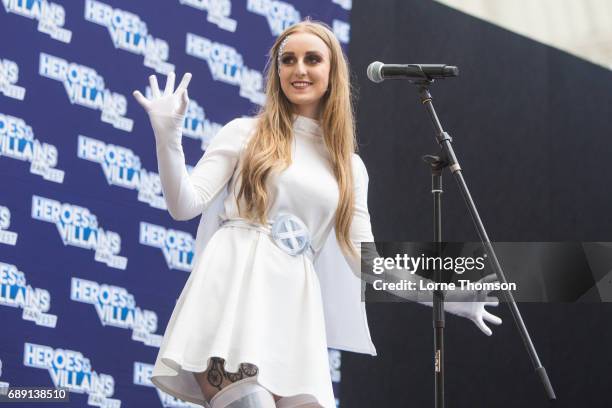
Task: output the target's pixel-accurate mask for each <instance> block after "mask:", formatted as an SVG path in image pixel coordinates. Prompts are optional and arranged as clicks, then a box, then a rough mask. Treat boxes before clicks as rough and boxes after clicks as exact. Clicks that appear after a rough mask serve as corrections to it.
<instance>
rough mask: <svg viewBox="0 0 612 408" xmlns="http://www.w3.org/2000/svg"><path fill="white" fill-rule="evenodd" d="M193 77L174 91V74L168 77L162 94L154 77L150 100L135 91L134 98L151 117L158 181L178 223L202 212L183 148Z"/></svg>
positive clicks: (153, 76)
mask: <svg viewBox="0 0 612 408" xmlns="http://www.w3.org/2000/svg"><path fill="white" fill-rule="evenodd" d="M190 80H191V74H190V73H186V74H185V75H184V76H183V79H182V80H181V83H180V84H179V86H178V87H177V88H176V91H175V90H174V72H171V73H170V74H168V78H167V79H166V88H165V89H164V93H163V94H161V93H160V91H159V87H158V85H157V78H156V77H155V75H151V76H150V77H149V84H150V85H151V99H147V98H145V97H144V96H143V95H142V94H141V93H140V92H139V91H134V92H133V95H134V98H136V100H137V101H138V103H140V105H141V106H142V107H143V108H144V110H145V111H146V112H147V114H148V115H149V120H150V121H151V126H152V127H153V133H155V142H156V143H155V145H156V152H157V166H158V169H159V178H160V181H161V185H162V191H163V193H164V199H165V200H166V205H167V207H168V212H169V213H170V215H171V216H172V217H173V218H174V219H176V220H187V219H191V218H193V217H195V216H196V215H197V214H199V213H201V202H200V201H199V197H198V195H197V194H195V193H194V188H193V185H192V183H191V182H190V179H189V174H187V168H186V167H185V155H184V153H183V147H182V145H181V138H182V129H183V121H184V120H185V112H186V111H187V105H188V103H189V97H188V96H187V86H188V85H189V81H190Z"/></svg>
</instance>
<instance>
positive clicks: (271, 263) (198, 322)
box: [152, 116, 376, 408]
mask: <svg viewBox="0 0 612 408" xmlns="http://www.w3.org/2000/svg"><path fill="white" fill-rule="evenodd" d="M255 124H256V119H253V118H241V119H236V120H233V121H232V122H230V123H229V124H227V125H226V126H225V127H223V129H221V131H220V132H219V133H218V135H217V136H216V137H215V138H214V139H213V141H212V143H211V144H210V146H209V147H208V149H207V150H206V152H205V154H204V156H203V157H202V159H201V160H200V161H199V163H198V164H197V165H196V167H195V168H194V170H193V172H192V173H191V175H188V174H187V172H186V169H185V163H184V156H183V151H182V148H181V142H180V138H171V139H168V140H161V139H158V141H157V155H158V163H159V172H160V177H161V178H162V185H163V186H164V196H165V199H166V202H167V205H168V210H169V212H170V214H171V215H172V216H173V218H175V219H181V220H187V219H191V218H193V217H196V216H198V215H200V214H203V215H202V217H201V221H200V226H199V228H198V233H197V238H196V248H195V251H196V258H195V261H194V267H193V270H192V272H191V275H190V276H189V279H188V280H187V283H186V285H185V287H184V289H183V291H182V293H181V295H180V297H179V299H178V302H177V304H176V306H175V308H174V311H173V313H172V316H171V318H170V321H169V323H168V326H167V328H166V332H165V335H164V339H163V342H162V345H161V349H160V351H159V355H158V357H157V360H156V362H155V367H154V369H153V374H152V381H153V383H154V384H155V385H156V386H157V387H159V388H160V389H162V390H163V391H165V392H167V393H169V394H171V395H174V396H176V397H178V398H180V399H183V400H186V401H190V402H194V403H197V404H201V405H204V406H206V403H205V400H204V397H203V395H202V392H201V390H200V387H199V386H198V384H197V382H196V380H195V378H194V376H193V374H192V372H202V371H204V370H205V369H206V368H207V367H208V363H209V359H210V358H211V357H220V358H223V359H224V360H225V369H226V370H227V371H229V372H234V371H237V370H238V368H239V365H240V363H251V364H254V365H256V366H257V367H258V369H259V371H258V374H257V377H256V381H257V382H258V383H259V384H260V385H262V386H263V387H265V388H267V389H268V390H269V391H270V392H272V393H274V394H276V395H279V396H293V395H302V396H303V397H305V398H308V397H309V396H310V398H311V400H312V402H317V403H319V404H320V405H321V406H323V407H325V408H332V407H335V406H336V405H335V401H334V397H333V392H332V384H331V378H330V375H329V364H328V354H327V348H328V347H330V348H335V349H340V350H348V351H354V352H361V353H369V354H372V355H375V354H376V351H375V348H374V345H373V344H372V341H371V339H370V333H369V330H368V325H367V320H366V315H365V305H364V303H363V302H361V291H362V285H361V281H360V280H359V278H358V276H359V268H360V259H359V257H358V256H357V257H348V256H347V257H344V256H343V254H342V252H341V251H340V249H339V246H338V243H337V240H336V237H335V232H334V229H333V228H334V222H335V211H336V207H337V204H338V196H339V193H338V185H337V182H336V179H335V177H334V174H333V170H332V168H331V164H330V163H329V160H328V157H329V153H328V152H327V149H326V147H325V145H324V142H323V136H322V131H321V128H320V127H319V124H318V122H316V121H315V120H312V119H308V118H305V117H302V116H297V117H296V119H295V122H294V125H293V134H294V137H293V141H292V163H291V165H290V166H289V167H288V168H287V169H286V170H284V171H283V172H281V173H280V174H278V175H272V176H270V177H269V179H268V182H267V183H268V184H267V188H268V192H269V194H270V196H269V198H270V204H269V211H268V214H267V217H268V219H270V220H273V219H274V218H275V217H276V216H277V215H279V214H287V213H289V214H293V215H295V216H297V217H299V218H300V219H301V220H302V221H303V223H304V224H305V225H306V227H307V228H308V230H309V232H310V240H311V242H310V243H311V246H312V248H313V249H314V252H315V260H314V264H313V261H312V259H311V258H310V257H309V256H307V255H306V254H305V253H304V254H301V255H290V254H288V253H286V252H284V251H283V250H282V249H281V248H279V247H278V246H277V245H276V244H275V242H274V241H273V239H272V238H271V237H270V235H269V234H266V233H265V232H261V231H258V230H255V229H247V228H242V227H240V226H236V225H234V226H231V225H226V226H223V227H222V228H219V220H220V219H235V218H239V214H238V207H237V203H236V195H237V193H238V191H239V187H240V180H238V178H239V177H238V173H239V169H240V166H241V161H240V159H241V157H242V152H243V151H244V148H245V147H246V144H247V142H248V140H249V137H250V136H251V135H252V134H253V131H254V129H255ZM353 175H354V180H355V187H354V188H355V206H354V216H353V222H352V224H351V228H350V238H351V240H352V242H353V243H354V244H355V246H356V248H359V243H360V242H365V241H373V237H372V232H371V225H370V217H369V213H368V208H367V185H368V175H367V171H366V169H365V166H364V165H363V162H362V161H361V159H360V158H359V156H357V155H354V156H353ZM243 208H245V204H243Z"/></svg>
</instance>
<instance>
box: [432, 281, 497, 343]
mask: <svg viewBox="0 0 612 408" xmlns="http://www.w3.org/2000/svg"><path fill="white" fill-rule="evenodd" d="M491 282H497V276H496V275H495V274H491V275H487V276H485V277H484V278H482V279H480V280H479V281H478V283H491ZM489 292H490V291H486V290H457V291H455V292H452V293H449V292H447V299H449V301H445V302H444V310H445V311H447V312H448V313H451V314H454V315H457V316H461V317H465V318H466V319H470V320H471V321H473V322H474V324H475V325H476V326H477V327H478V328H479V329H480V330H481V331H482V332H483V333H484V334H486V335H487V336H490V335H491V334H493V332H492V331H491V329H490V328H489V326H487V325H486V323H485V321H486V322H489V323H493V324H495V325H500V324H501V323H502V319H500V318H499V317H497V316H495V315H494V314H492V313H490V312H489V311H488V310H486V309H485V306H497V305H499V299H497V297H495V296H489ZM451 299H452V300H451Z"/></svg>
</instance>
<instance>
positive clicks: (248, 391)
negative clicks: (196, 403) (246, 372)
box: [210, 379, 276, 408]
mask: <svg viewBox="0 0 612 408" xmlns="http://www.w3.org/2000/svg"><path fill="white" fill-rule="evenodd" d="M249 380H250V381H249ZM249 380H247V381H238V382H235V383H233V384H230V385H228V386H227V387H225V388H223V389H222V390H221V391H219V392H218V393H217V394H215V396H214V397H213V398H212V399H211V400H210V406H211V408H276V404H275V403H274V397H273V396H272V394H271V393H270V391H268V390H266V389H265V388H264V387H262V386H261V385H259V384H257V383H256V382H254V381H253V380H252V379H249Z"/></svg>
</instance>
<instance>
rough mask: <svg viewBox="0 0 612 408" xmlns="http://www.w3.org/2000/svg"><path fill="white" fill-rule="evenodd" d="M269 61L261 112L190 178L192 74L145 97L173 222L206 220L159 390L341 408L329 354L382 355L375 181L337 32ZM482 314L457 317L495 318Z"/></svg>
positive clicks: (304, 28)
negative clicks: (373, 254)
mask: <svg viewBox="0 0 612 408" xmlns="http://www.w3.org/2000/svg"><path fill="white" fill-rule="evenodd" d="M269 56H270V59H269V61H268V65H267V80H266V101H265V104H264V106H263V107H262V109H261V111H260V113H259V114H258V115H257V117H254V118H240V119H235V120H233V121H231V122H230V123H228V124H227V125H226V126H225V127H223V129H221V131H220V132H219V133H218V135H217V136H216V137H215V138H214V139H213V141H212V142H211V144H210V146H209V147H208V149H207V150H206V152H205V154H204V156H203V157H202V159H201V160H200V161H199V162H198V164H197V165H196V166H195V168H194V169H193V171H192V173H191V174H190V175H189V174H188V173H187V171H186V168H185V161H184V156H183V151H182V147H181V128H182V123H183V117H184V114H185V110H186V108H187V103H188V96H187V85H188V83H189V80H190V78H191V76H190V74H185V76H184V77H183V80H182V81H181V83H180V85H179V86H178V87H177V88H176V90H174V79H175V77H174V74H170V75H168V78H167V82H166V87H165V90H164V91H163V92H161V91H160V90H159V87H158V84H157V80H156V78H155V76H151V77H150V85H151V90H152V98H151V99H146V98H145V97H143V96H142V94H140V92H138V91H136V92H134V96H135V97H136V99H137V100H138V101H139V102H140V104H141V105H142V106H143V107H144V108H145V110H146V111H147V113H148V114H149V117H150V120H151V124H152V127H153V130H154V133H155V139H156V148H157V158H158V164H159V174H160V177H161V182H162V186H163V191H164V197H165V199H166V203H167V206H168V211H169V213H170V215H171V216H172V217H173V218H174V219H176V220H188V219H191V218H193V217H196V216H198V215H200V214H202V218H201V222H200V227H199V228H198V234H197V238H196V259H195V263H194V267H193V271H192V272H191V275H190V276H189V279H188V281H187V283H186V285H185V288H184V289H183V291H182V293H181V295H180V297H179V299H178V302H177V304H176V306H175V309H174V311H173V313H172V316H171V318H170V321H169V323H168V326H167V328H166V332H165V335H164V339H163V343H162V346H161V348H160V351H159V355H158V358H157V361H156V363H155V368H154V370H153V374H152V381H153V383H154V384H155V385H156V386H157V387H159V388H160V389H161V390H163V391H165V392H167V393H169V394H171V395H174V396H176V397H178V398H180V399H182V400H186V401H190V402H194V403H197V404H200V405H203V406H212V408H225V407H232V408H247V407H248V408H274V407H284V408H289V407H325V408H332V407H335V406H336V404H335V401H334V396H333V392H332V384H331V378H330V375H329V366H328V354H327V348H328V347H331V348H338V349H342V350H348V351H356V352H363V353H369V354H372V355H375V354H376V351H375V349H374V346H373V344H372V342H371V339H370V334H369V331H368V326H367V320H366V317H365V308H364V305H363V303H361V302H360V293H361V292H360V290H361V285H360V281H359V279H358V276H359V271H360V257H359V252H358V250H359V247H360V243H361V242H364V241H373V236H372V232H371V226H370V217H369V213H368V207H367V187H368V175H367V171H366V168H365V166H364V164H363V162H362V161H361V159H360V158H359V156H358V155H356V154H355V151H356V142H355V132H354V119H353V112H352V105H351V94H350V83H349V70H348V65H347V62H346V60H345V57H344V55H343V53H342V49H341V47H340V44H339V42H338V40H337V39H336V38H335V36H334V35H333V33H332V32H331V31H330V29H329V27H327V26H326V25H324V24H322V23H318V22H312V21H304V22H301V23H298V24H296V25H294V26H292V27H289V28H288V29H286V30H285V31H284V32H283V33H282V34H281V35H280V36H279V37H278V39H277V40H276V42H275V43H274V45H273V46H272V49H271V51H270V54H269ZM328 238H329V239H328ZM472 309H473V310H471V311H465V310H463V311H457V313H458V314H463V315H464V316H466V317H469V318H470V319H472V320H474V321H477V320H478V319H480V322H482V318H483V316H484V317H485V318H486V317H487V316H486V315H484V314H483V311H484V308H483V307H480V308H472ZM451 312H452V311H451ZM484 313H487V312H486V311H484ZM491 316H492V315H491ZM493 317H494V318H495V319H497V318H496V317H495V316H493ZM495 319H489V320H490V321H492V322H494V323H497V322H496V321H494V320H495ZM483 325H484V323H483ZM484 327H486V326H484ZM486 329H487V330H488V327H487V328H486Z"/></svg>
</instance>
